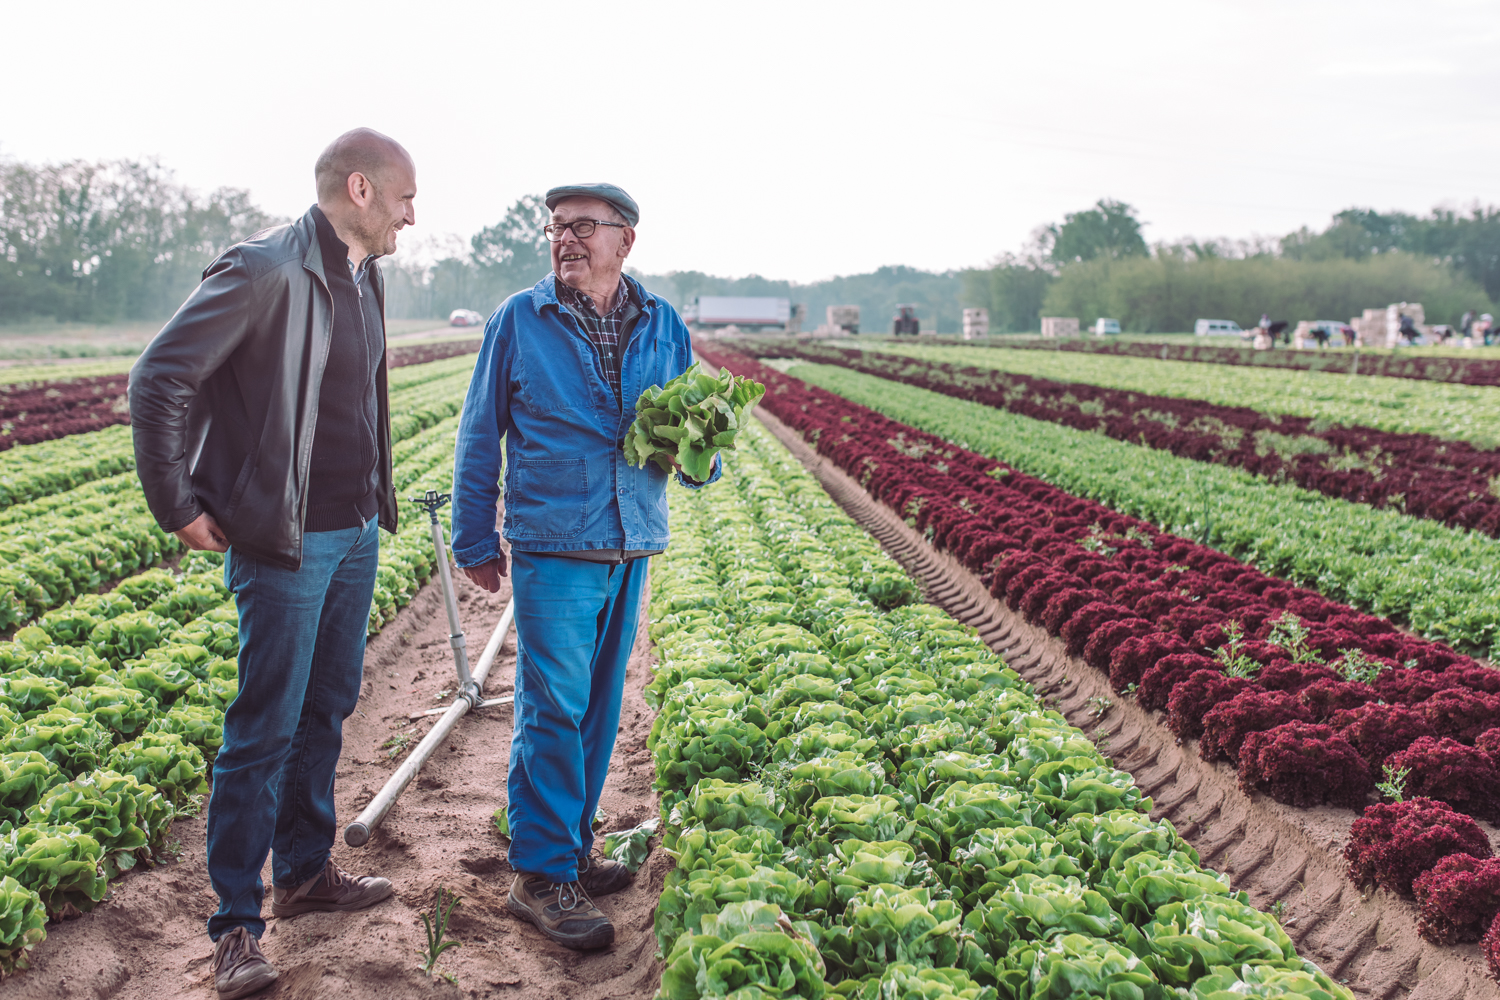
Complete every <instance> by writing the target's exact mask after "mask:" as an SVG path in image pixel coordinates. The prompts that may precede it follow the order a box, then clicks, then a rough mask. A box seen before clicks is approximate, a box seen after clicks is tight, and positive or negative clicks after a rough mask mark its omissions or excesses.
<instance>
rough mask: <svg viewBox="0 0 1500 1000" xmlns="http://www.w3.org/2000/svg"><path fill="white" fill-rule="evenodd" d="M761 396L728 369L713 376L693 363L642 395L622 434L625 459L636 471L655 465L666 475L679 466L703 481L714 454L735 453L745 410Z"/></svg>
mask: <svg viewBox="0 0 1500 1000" xmlns="http://www.w3.org/2000/svg"><path fill="white" fill-rule="evenodd" d="M765 392H766V387H765V386H763V385H761V384H760V383H759V382H753V381H751V380H750V379H747V378H743V377H741V376H738V375H731V374H730V373H729V370H728V369H727V368H726V369H722V370H720V372H719V374H718V375H717V376H714V375H709V374H707V373H706V372H704V371H703V369H702V367H701V366H700V365H697V364H694V365H693V366H692V367H690V368H689V369H688V370H687V371H685V372H683V373H682V374H681V375H679V376H677V377H676V378H674V379H672V380H671V381H670V382H668V383H667V384H666V385H665V386H663V387H661V388H657V387H656V386H654V385H653V386H651V387H650V388H649V389H647V390H646V391H645V392H643V393H641V396H640V398H639V399H637V400H636V403H635V412H636V417H635V421H634V422H633V423H632V424H631V425H630V430H628V431H627V432H626V433H625V444H624V449H625V456H626V458H627V459H628V460H629V461H630V463H631V464H632V465H635V466H644V465H645V464H646V463H647V462H655V463H656V464H657V465H658V466H660V467H661V468H662V470H664V471H666V472H671V471H672V470H673V469H674V468H677V467H680V468H681V469H682V471H683V473H684V474H686V475H687V476H688V477H690V478H692V479H696V480H698V481H699V482H703V481H705V480H707V479H708V477H709V476H710V475H712V474H713V459H714V455H716V454H717V453H718V452H719V451H720V450H721V449H730V450H732V449H733V448H734V440H735V438H736V437H737V436H738V434H739V432H740V429H741V428H742V427H743V426H744V422H745V419H746V417H747V411H748V410H749V409H750V407H752V406H754V405H755V403H756V402H757V401H758V400H759V399H760V397H761V396H763V395H765Z"/></svg>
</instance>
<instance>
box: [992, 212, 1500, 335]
mask: <svg viewBox="0 0 1500 1000" xmlns="http://www.w3.org/2000/svg"><path fill="white" fill-rule="evenodd" d="M963 287H964V291H963V298H964V302H965V303H966V304H968V305H973V306H984V307H986V308H988V309H989V311H990V328H991V330H992V331H995V332H1002V333H1004V332H1018V331H1028V330H1036V329H1038V328H1039V327H1040V323H1041V319H1040V318H1041V317H1042V316H1076V317H1078V318H1079V319H1081V320H1082V321H1083V322H1084V323H1086V324H1087V323H1089V322H1091V321H1092V320H1094V319H1096V318H1098V317H1101V316H1107V317H1110V318H1112V319H1118V320H1119V321H1120V323H1121V326H1122V328H1123V329H1125V330H1126V331H1129V332H1136V333H1160V332H1182V331H1187V330H1191V329H1192V328H1193V323H1194V321H1195V320H1196V319H1198V318H1200V317H1201V318H1213V319H1233V320H1237V321H1238V322H1239V323H1240V324H1241V325H1242V326H1250V325H1252V324H1253V323H1255V322H1256V321H1257V320H1258V319H1259V318H1260V316H1261V314H1262V313H1268V314H1270V316H1271V317H1272V318H1273V319H1286V320H1290V321H1296V320H1301V319H1327V320H1340V321H1345V320H1348V319H1350V318H1351V317H1353V316H1357V315H1359V314H1360V313H1361V312H1363V311H1364V310H1365V309H1370V308H1377V307H1381V308H1383V307H1384V306H1386V305H1388V304H1389V303H1391V302H1401V301H1404V302H1421V303H1422V305H1423V309H1424V312H1425V316H1426V319H1427V321H1428V322H1429V323H1450V324H1455V325H1456V324H1457V323H1458V321H1459V318H1460V317H1461V315H1462V314H1463V313H1464V312H1465V311H1467V310H1471V309H1472V310H1475V311H1476V312H1491V313H1493V312H1495V311H1496V307H1495V303H1496V302H1497V301H1500V208H1496V207H1490V208H1482V207H1478V206H1476V207H1474V208H1472V209H1470V210H1468V211H1464V212H1459V211H1454V210H1449V209H1437V210H1434V211H1433V212H1431V213H1430V214H1429V215H1426V216H1416V215H1410V214H1406V213H1400V212H1392V213H1379V212H1375V211H1372V210H1370V209H1357V208H1356V209H1348V210H1346V211H1343V212H1340V213H1338V214H1337V215H1335V216H1334V217H1333V219H1332V221H1331V223H1330V224H1329V226H1328V227H1327V228H1326V229H1324V230H1322V231H1320V232H1314V231H1312V230H1310V229H1308V228H1307V227H1303V228H1301V229H1299V230H1297V231H1295V232H1292V233H1288V234H1286V235H1285V236H1282V237H1280V238H1273V239H1261V240H1241V241H1233V240H1215V241H1194V240H1184V241H1180V242H1177V243H1161V244H1157V245H1156V246H1148V245H1147V244H1146V241H1145V239H1144V237H1143V236H1142V234H1141V225H1140V221H1139V217H1138V215H1137V213H1136V210H1135V209H1134V208H1132V207H1131V206H1130V205H1128V204H1125V203H1123V202H1119V201H1113V200H1109V199H1103V200H1100V201H1099V202H1098V203H1097V204H1095V205H1094V206H1093V207H1091V208H1089V209H1085V210H1083V211H1081V212H1074V213H1071V214H1069V215H1067V216H1065V217H1064V220H1063V222H1062V223H1061V224H1052V225H1045V226H1041V227H1038V229H1036V230H1035V231H1033V233H1032V236H1031V239H1030V240H1029V241H1028V243H1027V245H1026V247H1025V248H1023V249H1022V250H1021V251H1020V252H1019V253H1007V254H1001V255H1000V256H999V257H997V258H996V259H995V260H994V261H993V262H992V263H991V266H989V267H987V268H978V269H974V270H970V271H965V272H964V274H963Z"/></svg>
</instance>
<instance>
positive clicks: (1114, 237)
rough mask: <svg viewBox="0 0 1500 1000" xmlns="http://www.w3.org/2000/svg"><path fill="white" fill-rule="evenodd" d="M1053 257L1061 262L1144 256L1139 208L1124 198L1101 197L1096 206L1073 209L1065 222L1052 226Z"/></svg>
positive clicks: (1058, 262)
mask: <svg viewBox="0 0 1500 1000" xmlns="http://www.w3.org/2000/svg"><path fill="white" fill-rule="evenodd" d="M1048 231H1049V232H1050V233H1051V236H1052V247H1051V258H1052V261H1053V262H1054V263H1055V264H1057V265H1060V266H1061V265H1067V264H1071V263H1075V262H1079V261H1088V260H1096V259H1098V258H1100V257H1104V258H1107V259H1110V260H1118V259H1120V258H1122V257H1144V256H1146V255H1147V254H1148V252H1149V251H1148V250H1147V249H1146V240H1145V238H1144V237H1143V236H1141V222H1140V219H1138V218H1136V213H1135V209H1134V208H1132V207H1131V206H1129V205H1127V204H1125V203H1124V202H1123V201H1115V200H1113V199H1111V198H1100V199H1099V201H1098V202H1097V203H1096V204H1095V205H1094V207H1093V208H1089V209H1085V210H1084V211H1082V212H1070V213H1068V214H1067V215H1065V216H1064V217H1063V223H1062V225H1061V226H1056V225H1054V226H1050V227H1048Z"/></svg>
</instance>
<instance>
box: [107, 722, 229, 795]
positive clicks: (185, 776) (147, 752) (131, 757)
mask: <svg viewBox="0 0 1500 1000" xmlns="http://www.w3.org/2000/svg"><path fill="white" fill-rule="evenodd" d="M104 766H105V767H106V768H107V769H108V770H111V771H115V772H118V773H119V774H128V775H131V776H133V777H134V778H135V779H136V781H138V782H140V783H141V784H142V785H151V786H153V787H154V788H155V789H156V790H157V791H158V792H160V793H161V794H162V797H163V798H165V799H166V800H167V802H169V803H170V804H171V805H172V807H173V808H174V809H176V810H177V811H179V812H182V811H186V810H188V809H190V808H192V804H193V803H195V802H196V800H197V798H198V796H200V795H203V794H204V793H205V792H207V791H208V782H207V781H206V780H205V775H206V774H207V773H208V765H207V764H206V763H205V762H204V760H203V753H202V751H200V750H199V749H198V748H197V747H196V746H194V745H193V744H191V743H188V742H187V741H186V740H184V739H183V738H182V737H181V736H179V735H178V734H176V733H142V734H141V735H140V736H138V737H136V738H135V739H133V740H131V741H130V742H129V743H121V744H120V745H119V746H117V747H115V748H114V749H113V750H112V751H110V754H109V758H108V760H106V761H105V764H104Z"/></svg>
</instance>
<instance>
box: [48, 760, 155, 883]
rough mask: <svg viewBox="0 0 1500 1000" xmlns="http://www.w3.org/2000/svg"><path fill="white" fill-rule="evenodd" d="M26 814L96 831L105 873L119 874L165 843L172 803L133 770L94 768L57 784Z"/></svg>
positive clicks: (60, 824)
mask: <svg viewBox="0 0 1500 1000" xmlns="http://www.w3.org/2000/svg"><path fill="white" fill-rule="evenodd" d="M26 819H27V821H28V822H29V823H37V824H41V823H50V824H52V825H54V826H63V825H68V824H71V825H73V826H76V827H78V828H79V829H80V830H81V831H83V832H84V833H86V834H88V835H89V836H91V837H93V838H94V839H95V840H97V841H98V842H99V846H100V847H101V848H103V851H104V858H103V861H102V862H101V866H102V868H103V870H104V874H105V875H106V876H107V877H109V878H113V877H114V876H115V875H116V874H117V873H119V872H121V871H125V870H127V869H130V868H133V867H135V864H136V862H137V861H139V860H144V859H145V858H146V857H147V856H149V853H150V851H151V850H152V849H153V848H155V847H159V846H160V845H161V844H162V842H163V840H164V838H165V836H166V832H167V828H168V827H169V826H170V825H171V822H172V807H171V806H170V805H168V804H167V800H166V799H164V798H163V797H162V796H161V794H160V793H159V792H157V791H156V789H155V788H152V787H151V786H150V785H143V784H141V783H140V782H139V781H137V780H136V779H135V778H134V777H133V776H131V775H125V774H118V773H116V772H114V771H93V772H91V773H89V774H87V775H84V776H83V777H81V778H75V779H73V780H72V781H70V782H68V783H67V784H65V785H57V786H56V787H54V788H52V789H51V790H50V791H48V792H47V794H45V795H43V796H42V798H41V801H39V802H38V803H37V804H36V805H34V806H32V807H31V808H30V809H28V810H27V811H26ZM23 829H24V828H23Z"/></svg>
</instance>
